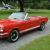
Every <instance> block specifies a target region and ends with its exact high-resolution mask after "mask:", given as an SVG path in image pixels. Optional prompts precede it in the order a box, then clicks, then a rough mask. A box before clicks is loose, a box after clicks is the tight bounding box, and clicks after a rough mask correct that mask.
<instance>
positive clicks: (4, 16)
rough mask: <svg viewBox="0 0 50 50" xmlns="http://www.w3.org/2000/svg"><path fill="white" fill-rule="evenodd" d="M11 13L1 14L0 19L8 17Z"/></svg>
mask: <svg viewBox="0 0 50 50" xmlns="http://www.w3.org/2000/svg"><path fill="white" fill-rule="evenodd" d="M9 15H10V14H4V15H0V19H6V18H7V17H8V16H9Z"/></svg>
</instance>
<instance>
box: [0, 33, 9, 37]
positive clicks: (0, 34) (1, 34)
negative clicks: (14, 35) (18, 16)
mask: <svg viewBox="0 0 50 50" xmlns="http://www.w3.org/2000/svg"><path fill="white" fill-rule="evenodd" d="M6 34H8V33H0V36H3V35H6Z"/></svg>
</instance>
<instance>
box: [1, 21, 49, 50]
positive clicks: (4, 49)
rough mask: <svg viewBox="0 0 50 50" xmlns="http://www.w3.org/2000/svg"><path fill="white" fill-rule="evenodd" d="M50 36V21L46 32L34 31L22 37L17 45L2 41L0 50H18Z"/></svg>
mask: <svg viewBox="0 0 50 50" xmlns="http://www.w3.org/2000/svg"><path fill="white" fill-rule="evenodd" d="M48 34H50V21H49V22H48V23H47V25H46V28H45V30H44V31H38V30H32V31H29V32H27V33H26V34H25V35H23V36H21V37H20V39H19V40H18V41H17V42H15V43H9V42H7V41H6V40H0V50H17V49H18V48H19V47H21V46H23V45H25V44H27V43H29V42H30V41H32V40H34V39H37V38H39V37H42V36H45V35H48Z"/></svg>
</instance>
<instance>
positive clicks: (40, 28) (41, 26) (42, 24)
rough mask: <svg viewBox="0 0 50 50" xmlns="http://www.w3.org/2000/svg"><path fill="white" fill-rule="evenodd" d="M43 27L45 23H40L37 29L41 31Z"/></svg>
mask: <svg viewBox="0 0 50 50" xmlns="http://www.w3.org/2000/svg"><path fill="white" fill-rule="evenodd" d="M44 29H45V23H44V22H43V23H41V25H40V27H39V30H40V31H43V30H44Z"/></svg>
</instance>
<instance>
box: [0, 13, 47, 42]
mask: <svg viewBox="0 0 50 50" xmlns="http://www.w3.org/2000/svg"><path fill="white" fill-rule="evenodd" d="M47 21H48V18H47V17H41V16H28V13H25V12H18V13H12V14H11V15H10V16H9V17H8V19H6V20H5V19H2V20H0V38H8V39H9V40H10V41H11V42H16V41H17V40H18V39H19V36H20V34H22V33H23V32H26V31H29V30H32V29H35V28H39V30H44V29H45V24H46V23H47Z"/></svg>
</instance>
